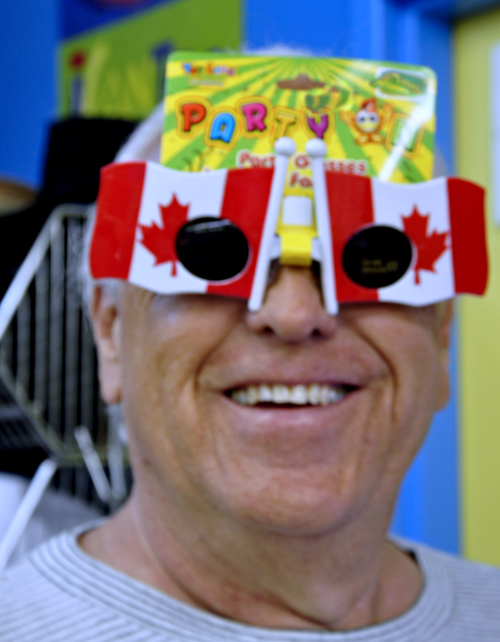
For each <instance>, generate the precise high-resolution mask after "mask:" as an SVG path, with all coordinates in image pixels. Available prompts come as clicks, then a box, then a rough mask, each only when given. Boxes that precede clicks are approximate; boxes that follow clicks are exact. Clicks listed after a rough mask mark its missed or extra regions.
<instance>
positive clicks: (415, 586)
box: [80, 498, 423, 630]
mask: <svg viewBox="0 0 500 642" xmlns="http://www.w3.org/2000/svg"><path fill="white" fill-rule="evenodd" d="M140 506H142V504H141V503H140V502H136V501H134V498H132V500H131V501H129V503H128V504H127V505H126V506H125V507H124V508H123V509H122V510H121V511H120V512H119V513H117V514H116V515H115V516H113V517H112V518H111V519H110V520H109V521H108V522H107V523H106V524H104V525H103V526H101V527H99V528H97V529H95V530H94V531H90V532H89V533H86V534H85V535H83V536H82V537H81V539H80V545H81V547H82V548H83V549H84V550H85V551H86V552H87V553H88V554H89V555H91V556H92V557H95V558H97V559H99V560H100V561H102V562H104V563H105V564H108V565H109V566H111V567H114V568H115V569H117V570H119V571H121V572H123V573H125V574H127V575H129V576H131V577H133V578H135V579H137V580H139V581H142V582H144V583H145V584H148V585H150V586H152V587H154V588H156V589H158V590H160V591H162V592H164V593H167V594H169V595H170V596H172V597H174V598H176V599H178V600H180V601H182V602H185V603H187V604H190V605H192V606H195V607H198V608H201V609H204V610H207V611H209V612H211V613H215V614H217V615H220V616H222V617H226V618H229V619H233V620H236V621H241V622H245V623H248V624H253V625H256V626H263V627H269V628H284V629H325V630H349V629H355V628H361V627H364V626H369V625H372V624H377V623H380V622H384V621H387V620H390V619H392V618H395V617H397V616H398V615H401V614H402V613H404V612H405V611H406V610H408V608H410V607H411V606H412V604H413V603H414V602H415V601H416V599H417V597H418V595H419V593H420V591H421V589H422V584H423V581H422V577H421V574H420V570H419V568H418V566H417V565H416V563H415V562H414V561H413V560H412V559H411V558H410V557H409V556H408V555H406V554H405V553H404V552H402V551H401V550H399V549H398V548H397V547H396V546H394V545H393V544H391V543H390V542H388V541H387V540H386V539H385V538H384V537H383V536H378V537H377V536H376V529H375V528H374V527H373V524H372V527H371V528H364V529H363V528H360V527H359V524H357V525H356V528H355V529H352V530H351V529H349V528H347V529H344V530H343V532H341V533H335V535H325V536H317V537H307V538H287V537H285V536H277V535H264V534H256V533H255V532H250V531H248V532H246V533H242V532H241V530H240V532H235V531H234V530H233V529H231V528H227V525H225V526H226V527H221V528H219V529H217V530H214V529H213V528H210V525H206V524H205V525H206V526H208V527H207V528H206V529H203V530H202V529H201V528H196V527H194V528H192V529H190V532H189V533H187V532H185V529H182V528H178V526H179V524H176V523H175V520H172V519H168V520H167V523H163V520H162V516H161V514H159V513H158V512H157V511H155V513H154V515H153V514H152V515H151V516H149V517H148V516H146V515H144V511H143V510H140V508H139V507H140ZM169 518H171V515H169Z"/></svg>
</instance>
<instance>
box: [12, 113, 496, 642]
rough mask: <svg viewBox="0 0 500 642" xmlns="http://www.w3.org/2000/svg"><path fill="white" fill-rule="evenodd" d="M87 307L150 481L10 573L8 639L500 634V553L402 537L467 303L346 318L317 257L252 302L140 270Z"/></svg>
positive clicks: (99, 292)
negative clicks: (165, 288) (483, 560)
mask: <svg viewBox="0 0 500 642" xmlns="http://www.w3.org/2000/svg"><path fill="white" fill-rule="evenodd" d="M155 118H156V121H155ZM155 123H156V124H155ZM160 131H161V125H160V122H159V117H158V115H157V116H156V117H153V120H151V121H149V122H148V123H147V124H146V125H145V126H143V128H142V129H141V130H140V131H139V132H138V133H137V134H136V135H135V137H133V138H132V140H131V141H130V143H129V145H128V147H127V148H126V149H125V150H124V152H123V153H122V155H121V157H120V158H119V160H122V161H125V160H130V159H133V158H152V157H154V156H152V155H151V150H156V151H155V152H154V153H155V155H156V158H157V148H158V141H159V137H160ZM91 310H92V320H93V324H94V332H95V338H96V344H97V350H98V356H99V377H100V382H101V390H102V396H103V398H104V399H105V401H106V402H108V403H119V402H121V403H122V405H123V413H124V422H125V425H126V428H127V435H128V445H129V451H130V460H131V464H132V468H133V472H134V480H135V481H134V487H133V491H132V494H131V497H130V499H129V500H128V502H127V503H126V504H125V506H124V507H123V508H122V509H121V510H120V511H119V512H118V513H116V514H115V515H114V516H112V517H111V518H110V519H109V520H108V521H105V522H103V523H100V524H97V525H94V526H93V527H86V528H85V529H83V532H75V533H72V534H65V535H63V536H61V537H60V538H58V539H56V540H52V541H51V542H49V543H47V544H46V545H44V546H42V547H41V548H40V549H39V550H38V551H37V552H35V553H34V554H33V555H32V556H31V557H30V558H29V559H28V560H27V561H25V562H24V563H23V564H21V565H19V566H18V567H17V568H14V569H12V570H11V571H9V572H7V573H6V574H5V575H4V576H3V577H2V578H1V579H0V594H1V596H2V599H1V601H0V604H1V606H0V614H1V615H0V640H1V641H2V642H10V641H11V640H12V641H14V640H16V642H24V641H25V640H26V641H27V640H30V642H31V640H33V639H38V640H43V642H49V641H50V642H52V641H55V640H61V639H63V638H66V637H68V638H70V639H72V640H92V641H95V642H100V641H104V640H128V641H132V640H134V641H135V640H137V641H138V640H172V641H174V640H175V641H178V640H207V641H208V640H213V641H214V642H215V641H216V640H217V641H219V640H221V639H227V640H231V641H235V642H239V641H241V642H243V641H245V642H248V641H252V642H253V641H255V642H257V640H274V641H275V642H278V641H283V642H285V641H287V642H289V641H291V640H293V641H294V642H301V641H303V642H312V641H313V640H314V641H316V640H317V641H319V640H322V641H326V642H330V641H331V642H336V641H346V642H349V641H354V640H356V641H360V640H363V641H375V640H376V641H378V642H382V641H384V642H385V641H387V642H388V641H389V640H391V641H396V640H397V641H398V642H403V641H409V640H412V641H415V642H416V641H418V642H422V641H423V640H433V641H442V642H445V641H446V642H449V641H464V642H465V641H466V640H467V641H469V640H471V639H477V640H483V641H491V642H493V640H498V639H500V571H498V570H495V569H491V568H487V567H482V566H479V565H474V564H471V563H466V562H462V561H458V560H456V559H454V558H452V557H450V556H447V555H444V554H440V553H437V552H434V551H430V550H428V549H426V548H425V547H421V546H418V545H413V544H412V545H410V544H404V543H401V542H396V541H393V540H392V539H390V538H388V536H387V529H388V527H389V524H390V520H391V514H392V510H393V506H394V502H395V498H396V495H397V492H398V488H399V484H400V482H401V480H402V478H403V475H404V473H405V471H406V470H407V468H408V466H409V465H410V462H411V461H412V459H413V457H414V456H415V453H416V452H417V450H418V448H419V445H420V444H421V442H422V440H423V438H424V436H425V433H426V430H427V428H428V425H429V422H430V420H431V418H432V415H433V413H434V412H436V411H437V410H438V409H440V408H441V407H442V406H443V405H444V404H445V403H446V400H447V395H448V372H447V367H448V347H449V336H450V323H451V317H452V304H451V302H450V301H444V302H441V303H438V304H434V305H426V306H423V307H410V306H406V305H401V304H396V303H380V302H375V303H367V302H363V303H344V304H341V305H340V309H339V311H338V314H335V315H332V314H329V313H328V312H327V311H326V310H325V306H324V303H323V295H322V289H321V285H320V282H319V280H318V275H317V271H316V270H315V269H313V268H310V267H300V266H296V265H295V266H294V265H279V266H277V267H275V269H274V270H273V272H272V274H271V275H270V277H269V282H268V285H267V289H266V291H265V297H264V301H263V303H262V305H261V306H260V308H259V309H257V310H255V311H249V310H248V308H247V302H246V301H245V300H244V299H239V298H233V297H229V296H216V295H212V296H207V295H205V294H192V293H191V294H184V293H181V294H176V295H173V294H171V295H163V294H158V293H157V292H154V291H150V290H147V289H144V288H142V287H138V286H137V285H134V284H132V283H129V282H120V283H118V284H117V283H116V282H113V283H108V282H103V283H97V284H95V285H94V287H93V292H92V300H91Z"/></svg>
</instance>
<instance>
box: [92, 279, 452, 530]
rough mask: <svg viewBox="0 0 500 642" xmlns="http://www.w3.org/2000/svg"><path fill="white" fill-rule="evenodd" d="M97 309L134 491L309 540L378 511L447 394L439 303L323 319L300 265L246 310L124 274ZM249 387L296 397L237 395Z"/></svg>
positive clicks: (241, 304)
mask: <svg viewBox="0 0 500 642" xmlns="http://www.w3.org/2000/svg"><path fill="white" fill-rule="evenodd" d="M94 312H95V314H94V319H95V326H96V337H97V342H98V348H99V354H100V376H101V385H102V389H103V396H104V397H105V399H106V400H107V401H109V402H116V401H119V400H122V401H123V405H124V416H125V422H126V425H127V430H128V434H129V444H130V452H131V459H132V464H133V467H134V473H135V479H136V485H137V488H138V489H139V490H141V489H142V491H146V492H153V493H155V494H156V496H158V495H160V496H161V495H164V496H165V497H168V498H170V501H173V502H174V503H177V505H179V506H180V505H182V506H186V507H187V506H190V507H191V509H195V510H197V511H203V510H204V509H207V510H209V511H212V512H213V511H216V512H217V513H218V514H221V513H223V514H224V515H225V516H226V517H228V518H229V519H231V520H236V521H238V522H239V523H240V524H244V525H246V526H251V527H252V528H256V529H263V530H266V531H270V532H279V533H299V534H319V533H323V532H326V531H328V530H329V529H334V528H336V527H337V526H339V525H340V524H343V523H345V522H346V521H349V520H352V519H354V518H355V516H356V515H357V514H359V513H360V511H363V510H365V509H367V510H370V508H369V507H370V506H374V505H376V504H380V505H383V506H389V508H390V506H391V505H392V501H393V499H394V496H395V493H396V492H397V488H398V485H399V482H400V480H401V477H402V475H403V474H404V471H405V470H406V468H407V467H408V465H409V463H410V461H411V459H412V457H413V456H414V454H415V452H416V450H417V448H418V446H419V444H420V442H421V440H422V439H423V437H424V435H425V431H426V429H427V426H428V425H429V422H430V419H431V416H432V414H433V413H434V412H435V411H436V410H437V409H438V408H440V407H441V406H442V405H443V404H444V403H445V401H446V397H447V372H446V368H447V342H448V332H449V316H450V314H449V305H448V304H442V305H441V306H439V307H438V306H430V307H426V308H409V307H405V306H398V305H391V304H358V305H345V306H341V309H340V313H339V315H338V316H336V317H329V316H328V315H327V314H326V312H325V310H324V308H323V305H322V301H321V294H320V290H319V289H318V286H317V283H316V280H315V277H314V275H313V273H312V272H311V271H310V270H308V269H305V268H289V267H287V268H281V270H280V271H279V273H278V275H277V278H276V280H275V281H274V283H273V284H272V285H271V286H270V287H269V289H268V291H267V295H266V299H265V303H264V305H263V307H262V309H261V310H260V311H258V312H256V313H250V312H248V310H247V309H246V301H241V300H237V299H230V298H226V297H212V296H206V295H180V296H160V295H155V294H153V293H150V292H147V291H145V290H142V289H140V288H137V287H135V286H132V285H130V284H124V286H123V289H122V294H121V299H120V303H119V305H118V307H117V309H115V307H114V306H113V304H112V302H111V301H110V299H109V298H108V297H106V296H105V295H104V294H102V293H101V294H98V296H97V297H96V300H95V306H94ZM314 384H318V386H319V389H318V388H316V387H315V386H314ZM262 385H264V386H268V387H269V388H271V389H272V387H273V386H286V388H285V389H283V388H277V389H274V392H275V396H273V397H272V398H273V399H276V400H279V399H281V397H280V394H282V395H285V397H284V398H286V394H287V393H288V394H289V395H290V394H291V395H292V399H293V400H294V401H296V402H297V403H285V404H280V403H274V402H273V401H270V402H269V401H265V402H260V403H257V404H255V405H249V404H250V403H253V402H254V401H255V387H257V388H258V387H259V386H262ZM311 385H312V386H313V387H312V388H311V387H310V386H311ZM250 386H253V387H254V388H250ZM297 386H300V387H298V388H297ZM262 390H263V391H264V392H263V397H266V396H268V393H267V390H268V388H266V387H264V388H263V389H262ZM280 391H281V392H280ZM316 398H319V401H320V403H318V405H314V404H311V403H310V402H307V400H311V399H312V400H313V401H315V400H316ZM301 400H302V401H304V400H306V403H300V402H301ZM321 401H323V403H324V404H325V405H323V403H321ZM325 402H326V403H325Z"/></svg>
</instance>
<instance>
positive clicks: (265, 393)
mask: <svg viewBox="0 0 500 642" xmlns="http://www.w3.org/2000/svg"><path fill="white" fill-rule="evenodd" d="M353 389H354V386H348V385H331V384H324V383H310V384H307V385H305V384H296V385H287V384H284V383H261V384H259V385H247V386H239V387H237V388H233V389H231V390H229V391H227V393H226V394H227V396H228V397H230V398H231V399H232V400H233V401H235V402H236V403H238V404H240V405H242V406H257V405H259V406H262V405H265V406H273V405H278V406H284V405H291V406H328V405H330V404H334V403H337V402H339V401H341V400H342V399H343V398H344V397H345V396H346V395H347V394H348V393H349V392H351V391H352V390H353Z"/></svg>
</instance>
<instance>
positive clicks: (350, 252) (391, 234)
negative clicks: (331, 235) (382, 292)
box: [342, 225, 412, 288]
mask: <svg viewBox="0 0 500 642" xmlns="http://www.w3.org/2000/svg"><path fill="white" fill-rule="evenodd" d="M411 260H412V247H411V243H410V241H409V239H408V237H407V236H406V235H405V234H403V232H401V231H400V230H398V229H396V228H395V227H389V226H386V225H373V226H371V227H366V228H364V229H363V230H360V231H359V232H356V234H354V235H353V236H351V238H350V239H349V240H348V241H347V243H346V245H345V247H344V251H343V253H342V265H343V267H344V271H345V273H346V274H347V276H348V277H349V278H350V279H351V280H352V281H354V283H357V285H362V286H364V287H365V288H385V287H387V286H388V285H392V284H393V283H396V281H399V279H400V278H401V277H402V276H404V274H405V273H406V271H407V270H408V268H409V267H410V264H411Z"/></svg>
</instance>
